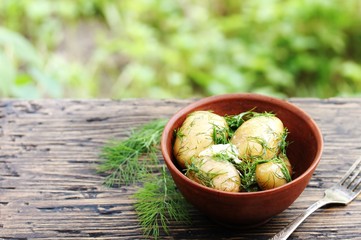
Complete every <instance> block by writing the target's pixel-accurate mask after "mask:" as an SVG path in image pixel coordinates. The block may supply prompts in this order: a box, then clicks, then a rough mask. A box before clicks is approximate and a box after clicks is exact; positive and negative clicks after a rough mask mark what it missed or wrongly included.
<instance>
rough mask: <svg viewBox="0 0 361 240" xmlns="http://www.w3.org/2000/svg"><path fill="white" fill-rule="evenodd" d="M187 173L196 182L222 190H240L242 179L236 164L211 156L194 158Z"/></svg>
mask: <svg viewBox="0 0 361 240" xmlns="http://www.w3.org/2000/svg"><path fill="white" fill-rule="evenodd" d="M186 175H187V176H188V177H189V178H190V179H192V180H193V181H195V182H198V183H200V184H202V185H205V186H207V187H211V188H214V189H217V190H221V191H227V192H239V191H240V188H241V179H240V176H239V173H238V171H237V169H236V168H235V167H234V165H233V164H232V163H230V162H228V161H226V160H218V159H216V158H212V157H210V156H202V157H197V158H192V161H191V163H190V164H189V165H188V170H187V173H186Z"/></svg>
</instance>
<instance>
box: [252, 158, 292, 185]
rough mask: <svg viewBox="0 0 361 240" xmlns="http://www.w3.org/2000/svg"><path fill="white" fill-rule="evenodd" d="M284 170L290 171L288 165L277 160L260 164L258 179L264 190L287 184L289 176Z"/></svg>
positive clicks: (257, 170) (257, 172) (258, 166)
mask: <svg viewBox="0 0 361 240" xmlns="http://www.w3.org/2000/svg"><path fill="white" fill-rule="evenodd" d="M283 171H288V168H287V166H286V165H285V164H284V165H282V164H281V163H276V162H272V161H270V162H266V163H261V164H258V165H257V167H256V181H257V184H258V186H259V187H260V188H261V189H262V190H267V189H272V188H276V187H280V186H282V185H285V184H286V183H287V182H288V181H287V176H285V173H284V172H283Z"/></svg>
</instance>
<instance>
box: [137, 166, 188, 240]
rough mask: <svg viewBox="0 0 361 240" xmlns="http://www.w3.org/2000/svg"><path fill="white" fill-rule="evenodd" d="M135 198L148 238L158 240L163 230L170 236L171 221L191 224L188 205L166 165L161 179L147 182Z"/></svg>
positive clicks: (140, 220)
mask: <svg viewBox="0 0 361 240" xmlns="http://www.w3.org/2000/svg"><path fill="white" fill-rule="evenodd" d="M134 197H135V199H136V200H137V201H136V203H135V210H136V212H137V215H138V219H139V222H140V225H141V227H142V229H143V233H144V235H145V236H147V237H153V238H154V239H158V238H159V235H160V229H161V228H162V229H163V230H164V232H165V233H166V234H169V229H168V224H169V222H170V221H178V222H184V223H189V222H190V219H189V213H188V209H189V206H188V203H187V202H186V201H185V200H184V198H183V196H182V195H181V194H180V192H179V191H178V190H177V188H176V186H175V184H174V182H173V179H172V178H171V177H170V176H169V174H167V172H166V169H165V166H164V165H163V167H162V169H161V177H160V178H154V176H153V177H152V178H151V180H150V181H146V182H145V183H144V187H143V188H141V189H139V190H138V192H136V193H135V194H134Z"/></svg>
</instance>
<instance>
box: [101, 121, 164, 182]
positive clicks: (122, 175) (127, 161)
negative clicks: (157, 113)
mask: <svg viewBox="0 0 361 240" xmlns="http://www.w3.org/2000/svg"><path fill="white" fill-rule="evenodd" d="M165 124H166V119H157V120H154V121H151V122H149V123H147V124H145V125H143V126H141V127H139V128H138V129H136V130H135V131H133V132H132V133H131V135H130V136H129V137H128V138H127V139H125V140H123V141H120V142H119V141H118V142H117V141H114V142H111V143H109V144H107V145H105V146H104V148H103V149H102V152H101V155H100V157H101V158H102V159H104V160H105V161H104V162H103V163H102V164H101V165H100V166H99V168H98V171H99V172H101V173H107V174H108V176H107V177H106V179H105V184H106V185H107V186H115V185H129V184H134V183H136V182H138V181H139V180H141V178H142V177H143V176H145V175H146V174H147V173H149V172H151V171H152V165H153V166H154V165H156V164H159V160H158V157H157V152H159V143H160V138H161V135H162V132H163V129H164V126H165ZM144 156H146V159H141V158H142V157H144Z"/></svg>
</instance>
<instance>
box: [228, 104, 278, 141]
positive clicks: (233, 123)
mask: <svg viewBox="0 0 361 240" xmlns="http://www.w3.org/2000/svg"><path fill="white" fill-rule="evenodd" d="M254 109H255V108H253V109H251V110H248V111H246V112H241V113H240V114H237V115H226V116H225V117H224V119H225V120H226V122H227V125H228V127H229V132H228V134H229V138H231V137H232V136H233V134H234V132H235V131H236V130H237V129H238V128H239V127H240V126H241V125H242V124H243V123H244V122H245V121H247V120H249V119H251V118H254V117H259V116H275V114H273V113H270V112H262V113H259V112H254V111H253V110H254Z"/></svg>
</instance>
